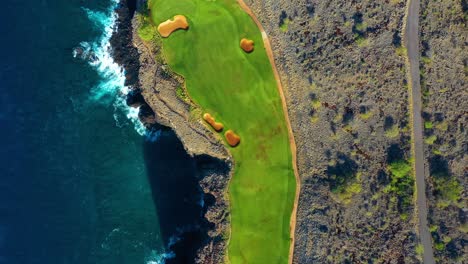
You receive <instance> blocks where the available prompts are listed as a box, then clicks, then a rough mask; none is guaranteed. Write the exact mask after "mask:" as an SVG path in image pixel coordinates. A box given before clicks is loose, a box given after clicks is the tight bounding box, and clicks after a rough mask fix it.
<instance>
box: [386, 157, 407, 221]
mask: <svg viewBox="0 0 468 264" xmlns="http://www.w3.org/2000/svg"><path fill="white" fill-rule="evenodd" d="M387 169H388V171H389V172H390V184H389V185H387V186H386V187H385V189H384V191H385V192H388V193H391V194H393V195H394V197H397V198H398V210H399V211H400V212H401V213H404V212H407V211H408V209H409V208H410V207H411V205H412V198H413V193H414V177H413V168H412V166H411V163H409V162H408V161H406V160H397V161H394V162H392V163H390V164H389V165H388V168H387Z"/></svg>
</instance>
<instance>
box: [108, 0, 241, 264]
mask: <svg viewBox="0 0 468 264" xmlns="http://www.w3.org/2000/svg"><path fill="white" fill-rule="evenodd" d="M145 4H146V1H141V0H121V2H120V5H119V8H118V9H117V10H116V12H117V14H118V21H117V28H116V30H115V32H114V34H113V36H112V38H111V44H112V49H113V51H112V52H113V57H114V59H115V61H116V62H117V63H119V64H120V65H122V66H123V67H124V69H125V72H126V77H127V79H126V85H128V86H130V87H131V88H132V91H131V92H130V94H129V96H128V98H127V103H128V104H129V105H132V106H135V107H140V119H141V120H142V122H144V123H145V124H146V126H147V127H148V128H150V129H151V127H152V126H153V124H158V125H163V126H165V127H168V128H171V129H172V130H173V131H174V132H175V133H176V135H177V137H178V138H179V139H180V141H181V142H182V144H183V146H184V148H185V150H186V151H187V153H188V154H189V155H190V156H192V157H193V159H194V162H195V164H196V165H195V167H196V169H197V171H196V175H197V177H198V184H199V185H200V188H201V189H202V191H203V193H204V212H202V213H203V216H204V218H205V221H206V223H207V224H206V225H204V226H203V228H204V229H203V230H202V232H205V233H206V236H204V237H205V238H204V240H203V241H201V247H200V248H199V249H198V253H197V254H196V255H197V256H196V257H195V259H194V262H196V263H213V264H215V263H221V262H222V260H223V259H224V253H225V251H226V238H227V235H226V234H227V232H228V226H229V221H228V220H229V210H228V201H227V199H226V189H227V186H228V182H229V179H230V176H231V168H232V165H233V164H232V159H231V157H230V154H229V153H228V151H227V150H226V148H225V147H224V145H223V144H222V142H221V140H220V139H219V138H217V137H216V136H215V135H214V134H213V133H212V132H211V131H210V130H209V129H208V128H207V127H206V125H205V124H203V123H202V122H201V118H200V117H201V113H199V112H198V111H197V107H196V105H195V104H193V103H192V102H190V101H187V100H183V99H181V98H180V96H178V95H177V89H183V88H182V87H183V86H184V80H183V79H182V78H181V77H179V76H177V75H175V74H173V73H172V72H171V71H170V69H169V68H168V67H167V66H166V65H164V63H163V62H161V61H158V60H157V59H156V58H157V57H158V54H159V52H160V50H159V48H158V47H157V46H155V45H148V44H147V43H145V42H143V41H142V40H141V39H140V37H139V36H138V33H137V29H138V28H139V26H140V25H139V23H140V21H139V20H138V17H137V12H138V10H141V8H142V7H143V6H144V5H145ZM198 114H200V116H198Z"/></svg>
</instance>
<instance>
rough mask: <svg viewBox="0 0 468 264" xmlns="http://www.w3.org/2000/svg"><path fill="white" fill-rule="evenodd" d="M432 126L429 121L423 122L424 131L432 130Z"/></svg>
mask: <svg viewBox="0 0 468 264" xmlns="http://www.w3.org/2000/svg"><path fill="white" fill-rule="evenodd" d="M433 126H434V124H432V122H431V121H426V122H424V128H425V129H432V127H433Z"/></svg>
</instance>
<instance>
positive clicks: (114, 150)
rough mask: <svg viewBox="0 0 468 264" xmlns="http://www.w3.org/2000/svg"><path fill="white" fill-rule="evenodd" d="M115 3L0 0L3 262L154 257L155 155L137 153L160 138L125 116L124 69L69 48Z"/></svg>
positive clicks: (97, 37) (98, 36) (94, 30)
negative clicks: (118, 71)
mask: <svg viewBox="0 0 468 264" xmlns="http://www.w3.org/2000/svg"><path fill="white" fill-rule="evenodd" d="M114 4H115V3H113V1H112V0H99V1H97V0H94V1H92V0H37V1H24V0H4V1H2V7H3V8H2V14H1V15H0V34H1V41H0V128H1V129H0V143H1V144H0V263H1V264H4V263H8V264H10V263H14V264H17V263H18V264H19V263H27V264H29V263H45V264H54V263H61V264H62V263H80V264H86V263H109V264H110V263H112V264H117V263H157V261H158V259H159V257H160V255H161V252H162V242H161V241H162V238H161V235H160V227H159V221H158V214H157V208H156V206H155V202H154V190H152V188H151V185H150V183H149V182H150V181H149V180H148V177H149V176H148V175H151V172H148V167H147V164H145V161H146V162H148V160H150V161H151V162H155V163H157V162H158V160H152V159H151V157H148V156H145V148H146V154H147V155H148V149H151V150H153V147H155V149H156V152H157V151H158V150H157V142H151V141H148V139H147V138H146V137H145V136H142V135H140V134H139V133H138V131H137V129H136V128H135V127H136V126H137V128H138V123H134V122H132V120H131V119H129V118H128V117H127V115H128V114H129V113H128V109H127V108H125V107H124V106H123V104H122V100H121V99H120V101H119V99H118V98H119V95H118V94H119V90H120V89H122V83H123V80H122V79H121V76H120V77H119V75H115V72H114V73H112V70H113V69H112V68H110V69H109V68H106V67H105V66H106V65H107V66H109V65H110V64H109V62H106V61H104V62H103V61H102V60H105V59H106V57H105V56H104V55H103V53H102V54H100V55H101V58H100V59H101V63H97V64H95V65H91V64H90V63H89V62H87V61H84V60H81V59H78V58H74V57H73V54H72V53H73V48H74V47H76V46H78V45H80V43H81V45H83V44H85V45H91V46H93V45H94V48H98V47H99V46H100V45H101V40H102V38H103V36H105V32H104V31H105V28H106V23H109V21H108V20H106V18H107V19H108V18H109V17H110V14H111V10H112V9H111V6H112V5H114ZM83 42H86V43H83ZM101 51H103V50H101ZM106 63H107V64H106ZM114 70H115V69H114ZM130 114H133V116H134V114H135V113H130ZM139 132H140V133H141V132H142V131H141V128H140V131H139ZM174 144H176V143H174ZM167 147H170V146H167ZM161 151H163V150H160V152H161ZM150 152H151V151H150ZM150 154H151V153H150ZM159 155H160V156H161V154H159ZM152 192H153V193H152Z"/></svg>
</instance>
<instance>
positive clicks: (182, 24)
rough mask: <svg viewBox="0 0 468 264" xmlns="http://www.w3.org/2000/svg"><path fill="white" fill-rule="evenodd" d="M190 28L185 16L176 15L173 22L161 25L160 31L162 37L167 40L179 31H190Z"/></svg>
mask: <svg viewBox="0 0 468 264" xmlns="http://www.w3.org/2000/svg"><path fill="white" fill-rule="evenodd" d="M188 27H189V24H188V22H187V18H186V17H185V16H183V15H176V16H174V19H173V20H171V19H168V20H166V21H164V22H162V23H161V24H159V26H158V31H159V34H161V36H162V37H164V38H167V37H169V36H170V35H171V34H172V32H174V31H176V30H178V29H188Z"/></svg>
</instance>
